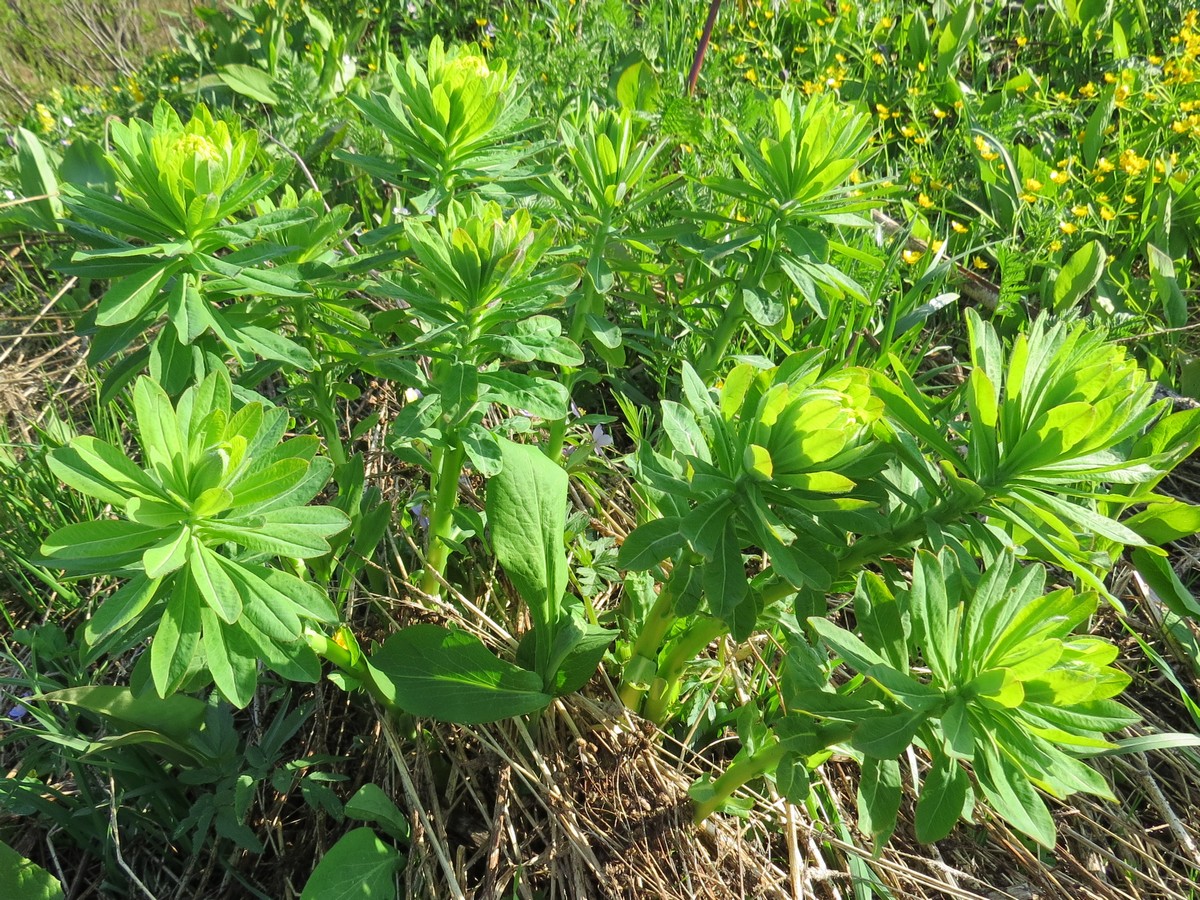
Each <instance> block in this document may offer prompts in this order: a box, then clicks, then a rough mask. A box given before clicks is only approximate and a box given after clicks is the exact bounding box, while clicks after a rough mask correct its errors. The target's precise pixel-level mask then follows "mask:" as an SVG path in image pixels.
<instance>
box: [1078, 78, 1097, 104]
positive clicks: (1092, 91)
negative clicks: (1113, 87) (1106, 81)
mask: <svg viewBox="0 0 1200 900" xmlns="http://www.w3.org/2000/svg"><path fill="white" fill-rule="evenodd" d="M1079 96H1080V97H1083V98H1084V99H1085V100H1091V99H1092V98H1093V97H1095V96H1096V85H1094V84H1093V83H1092V82H1090V81H1089V82H1088V83H1087V84H1085V85H1084V86H1083V87H1081V88H1080V89H1079Z"/></svg>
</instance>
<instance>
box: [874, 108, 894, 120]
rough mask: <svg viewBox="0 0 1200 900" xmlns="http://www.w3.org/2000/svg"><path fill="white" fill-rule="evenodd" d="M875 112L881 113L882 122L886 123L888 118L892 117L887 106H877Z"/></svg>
mask: <svg viewBox="0 0 1200 900" xmlns="http://www.w3.org/2000/svg"><path fill="white" fill-rule="evenodd" d="M875 112H877V113H879V121H881V122H886V121H887V119H888V116H890V115H891V113H890V112H889V111H888V108H887V107H886V106H884V105H883V104H882V103H876V104H875Z"/></svg>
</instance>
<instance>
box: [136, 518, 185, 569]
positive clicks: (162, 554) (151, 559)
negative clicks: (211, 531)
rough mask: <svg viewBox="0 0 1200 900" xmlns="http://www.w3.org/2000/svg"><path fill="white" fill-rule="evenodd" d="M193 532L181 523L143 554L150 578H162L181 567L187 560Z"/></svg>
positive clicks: (143, 560)
mask: <svg viewBox="0 0 1200 900" xmlns="http://www.w3.org/2000/svg"><path fill="white" fill-rule="evenodd" d="M191 539H192V533H191V530H190V529H188V527H187V526H186V525H180V526H179V527H178V528H176V529H175V530H174V531H172V532H170V533H168V534H167V535H166V537H164V538H163V539H162V540H161V541H159V542H158V543H157V544H155V545H154V546H152V547H147V548H146V552H145V553H143V554H142V566H143V568H145V570H146V576H147V577H148V578H162V577H163V576H164V575H169V574H170V573H172V572H174V571H175V570H176V569H179V568H180V567H181V566H183V565H184V564H185V563H186V562H187V554H188V547H189V546H190V544H191Z"/></svg>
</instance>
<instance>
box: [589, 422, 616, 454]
mask: <svg viewBox="0 0 1200 900" xmlns="http://www.w3.org/2000/svg"><path fill="white" fill-rule="evenodd" d="M612 445H613V439H612V435H611V434H609V433H608V432H607V431H605V430H604V426H603V425H597V426H596V427H595V428H593V429H592V448H593V449H594V450H595V451H596V452H597V453H598V454H600V455H601V456H603V455H604V454H603V450H604V448H605V447H611V446H612Z"/></svg>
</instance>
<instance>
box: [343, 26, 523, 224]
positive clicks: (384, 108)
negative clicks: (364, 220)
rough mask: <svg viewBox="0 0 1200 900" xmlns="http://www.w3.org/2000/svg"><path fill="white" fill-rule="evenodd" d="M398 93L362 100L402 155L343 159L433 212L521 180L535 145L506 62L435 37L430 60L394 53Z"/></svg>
mask: <svg viewBox="0 0 1200 900" xmlns="http://www.w3.org/2000/svg"><path fill="white" fill-rule="evenodd" d="M388 74H389V75H390V77H391V81H392V90H391V92H390V93H388V94H382V93H375V94H371V95H370V96H368V97H363V98H354V100H353V102H354V105H355V106H357V107H358V109H359V111H360V112H362V114H363V115H364V116H365V117H366V119H367V120H368V121H369V122H370V123H371V125H372V126H374V127H375V128H378V129H379V130H380V131H381V132H382V133H383V135H384V137H385V138H387V140H388V142H389V143H390V145H391V148H390V149H391V150H392V152H393V154H394V156H392V157H391V158H387V159H380V158H377V157H371V156H364V155H360V154H356V153H345V152H339V153H338V154H336V156H337V157H338V158H340V159H344V160H346V161H347V162H350V163H353V164H354V165H357V166H359V167H361V168H363V169H365V170H366V171H367V172H370V173H371V174H373V175H377V176H379V177H380V178H383V179H385V180H387V181H389V182H391V183H392V184H395V185H397V186H399V187H401V188H403V189H404V190H405V192H406V195H407V196H406V202H408V203H410V204H411V205H412V206H413V207H414V208H415V210H416V211H417V212H422V213H423V212H426V211H427V210H430V209H433V208H435V207H438V206H440V205H441V203H442V201H444V200H447V199H454V198H456V197H460V196H461V195H462V192H463V191H465V190H470V189H471V188H472V187H479V186H483V185H503V184H507V183H510V182H511V181H513V180H514V179H516V178H518V177H520V175H521V168H520V163H521V161H522V159H523V158H524V157H526V156H527V155H528V154H529V153H530V151H531V149H532V148H531V146H530V145H529V143H528V142H526V141H521V140H520V138H521V135H523V134H524V133H525V132H527V131H529V130H530V128H531V127H532V125H533V122H532V120H530V119H529V118H528V109H529V104H528V101H527V100H525V98H524V96H523V91H522V88H521V86H520V84H519V83H518V81H517V77H516V74H515V73H513V72H509V71H508V68H507V66H506V65H505V64H504V63H495V62H492V63H489V62H488V61H487V60H486V59H484V57H483V55H482V52H481V51H480V49H479V48H478V47H477V46H475V45H473V44H472V45H468V46H463V47H452V48H450V49H447V48H446V47H445V45H444V44H443V43H442V39H441V38H438V37H435V38H434V39H433V41H432V42H431V43H430V45H429V55H428V57H427V59H426V62H425V65H423V66H422V65H421V64H420V63H419V62H417V60H416V59H415V58H414V57H411V56H410V57H408V58H407V59H406V60H405V61H404V62H403V63H400V62H399V61H398V60H396V59H395V58H390V59H389V63H388Z"/></svg>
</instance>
